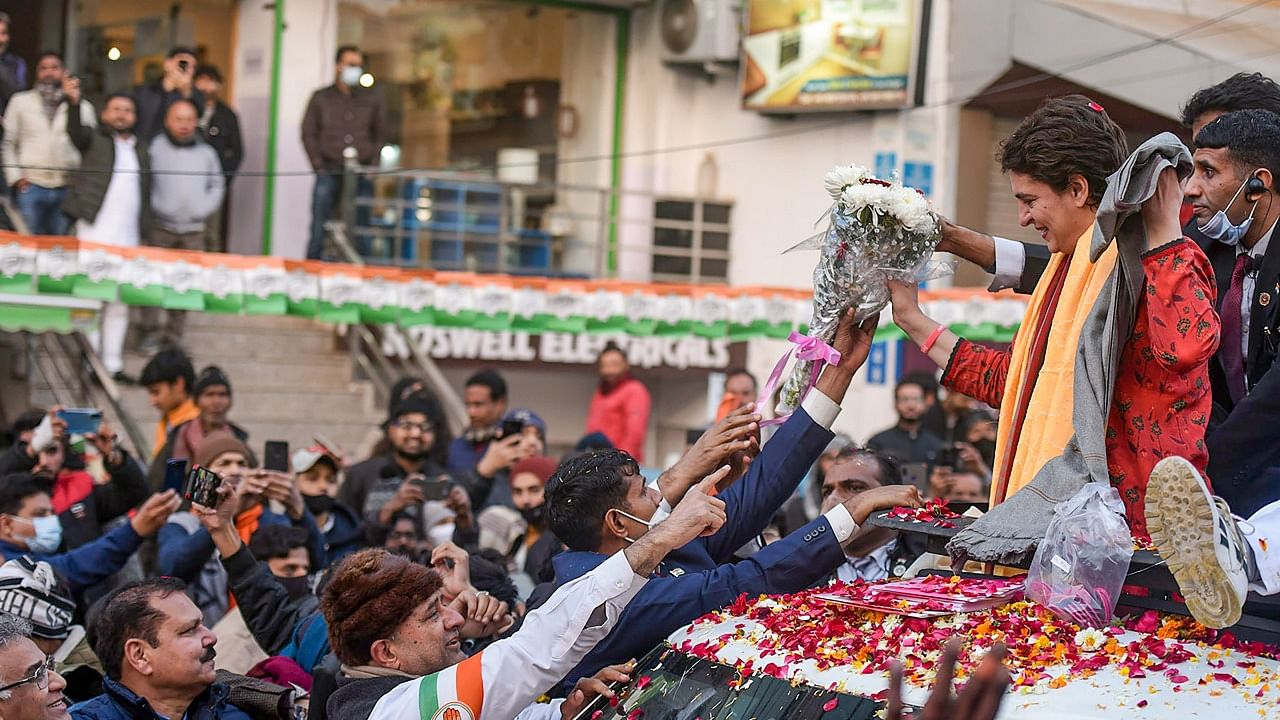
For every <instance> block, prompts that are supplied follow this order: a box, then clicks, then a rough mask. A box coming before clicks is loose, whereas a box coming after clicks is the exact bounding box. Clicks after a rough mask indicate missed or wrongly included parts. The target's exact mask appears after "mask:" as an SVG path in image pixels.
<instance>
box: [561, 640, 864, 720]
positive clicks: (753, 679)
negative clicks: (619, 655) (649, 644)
mask: <svg viewBox="0 0 1280 720" xmlns="http://www.w3.org/2000/svg"><path fill="white" fill-rule="evenodd" d="M620 695H621V696H622V697H623V700H622V702H621V703H619V704H618V706H617V707H616V708H610V707H608V706H607V705H603V704H601V705H603V707H601V705H595V706H594V707H589V708H587V710H585V711H584V712H583V714H582V715H580V718H581V720H615V719H616V718H627V719H628V720H752V719H753V718H754V719H755V720H771V719H777V720H782V718H788V719H789V720H818V719H819V718H821V720H864V719H865V720H870V719H871V718H874V717H876V712H877V711H878V710H879V709H880V708H881V707H882V706H883V704H882V703H878V702H875V701H873V700H868V699H866V698H860V697H855V696H853V695H846V694H843V693H836V692H832V691H830V690H824V689H820V688H815V687H812V686H809V685H798V686H795V687H793V686H792V685H791V683H789V682H786V681H784V680H777V679H775V678H771V677H762V676H757V675H748V676H746V677H743V676H742V674H741V673H740V672H739V671H738V670H737V669H735V668H733V667H730V666H728V665H724V664H721V663H717V662H711V661H708V660H702V659H699V658H695V657H691V656H689V655H685V654H684V653H681V652H679V651H676V650H673V649H671V648H670V647H665V646H664V647H660V648H658V649H656V650H654V651H653V652H651V653H649V655H647V656H646V657H645V658H644V659H643V660H641V662H640V663H639V664H638V665H637V667H636V671H635V672H634V673H632V675H631V685H630V686H629V687H628V688H627V689H626V690H625V692H622V693H620ZM595 710H603V712H601V713H600V714H599V715H596V714H595Z"/></svg>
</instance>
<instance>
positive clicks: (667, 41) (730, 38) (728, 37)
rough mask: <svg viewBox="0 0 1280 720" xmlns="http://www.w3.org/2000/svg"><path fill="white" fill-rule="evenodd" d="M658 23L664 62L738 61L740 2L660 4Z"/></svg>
mask: <svg viewBox="0 0 1280 720" xmlns="http://www.w3.org/2000/svg"><path fill="white" fill-rule="evenodd" d="M660 23H661V32H662V60H663V62H666V63H671V64H692V65H705V64H707V63H724V62H737V61H738V43H739V41H740V40H741V37H742V31H741V27H742V0H662V7H661V19H660Z"/></svg>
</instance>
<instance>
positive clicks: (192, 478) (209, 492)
mask: <svg viewBox="0 0 1280 720" xmlns="http://www.w3.org/2000/svg"><path fill="white" fill-rule="evenodd" d="M221 486H222V477H221V476H219V475H218V473H216V472H214V471H212V470H209V469H208V468H202V467H200V466H199V465H196V466H194V467H192V468H191V472H190V473H189V474H188V475H187V492H186V493H184V497H185V499H186V500H188V501H190V502H191V503H192V504H195V505H203V506H204V507H207V508H215V507H217V506H218V488H219V487H221Z"/></svg>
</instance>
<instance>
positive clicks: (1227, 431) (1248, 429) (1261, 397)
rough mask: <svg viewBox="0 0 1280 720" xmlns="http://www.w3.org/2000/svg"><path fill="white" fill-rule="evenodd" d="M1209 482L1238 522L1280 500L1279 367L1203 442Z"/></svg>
mask: <svg viewBox="0 0 1280 720" xmlns="http://www.w3.org/2000/svg"><path fill="white" fill-rule="evenodd" d="M1208 446H1209V481H1210V482H1211V483H1212V484H1213V490H1214V492H1215V493H1216V494H1217V495H1218V496H1219V497H1221V498H1222V499H1223V500H1226V501H1227V503H1229V504H1230V505H1231V509H1232V510H1233V511H1234V512H1236V513H1237V514H1239V515H1241V516H1243V517H1249V516H1250V515H1252V514H1253V513H1255V512H1257V511H1258V510H1260V509H1261V508H1262V507H1263V506H1265V505H1268V504H1270V503H1272V502H1274V501H1276V500H1278V499H1280V486H1277V485H1276V484H1275V475H1276V473H1275V472H1269V470H1271V469H1272V468H1276V467H1277V466H1280V363H1277V364H1275V365H1272V366H1271V369H1270V370H1268V371H1267V372H1266V374H1265V375H1263V376H1262V379H1261V380H1259V381H1258V384H1257V385H1255V386H1254V387H1253V389H1252V390H1250V391H1249V394H1248V395H1246V396H1244V397H1243V398H1241V399H1240V402H1238V403H1236V406H1235V407H1234V408H1232V409H1231V413H1230V414H1229V415H1227V417H1226V419H1225V420H1223V421H1222V422H1221V423H1219V424H1217V425H1216V426H1215V427H1213V428H1212V429H1211V432H1210V433H1209V437H1208Z"/></svg>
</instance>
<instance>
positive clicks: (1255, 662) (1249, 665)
mask: <svg viewBox="0 0 1280 720" xmlns="http://www.w3.org/2000/svg"><path fill="white" fill-rule="evenodd" d="M803 595H804V594H798V595H796V596H785V597H773V598H761V599H759V600H758V601H756V603H754V604H752V605H751V606H749V607H750V612H746V613H742V612H740V611H741V609H742V608H741V607H738V605H739V604H735V610H738V611H739V612H734V611H726V612H722V613H717V614H712V615H709V616H707V617H704V618H702V619H700V620H698V621H695V622H694V623H691V624H690V625H688V626H685V627H683V628H681V629H679V630H677V631H676V632H674V633H672V634H671V635H670V636H669V638H668V642H669V644H670V645H671V646H672V647H674V648H676V649H677V650H679V651H682V652H685V653H687V654H692V655H695V656H698V657H703V658H704V659H713V660H716V661H718V662H721V663H724V664H727V665H738V666H744V665H745V664H746V663H748V662H749V663H751V666H750V667H751V673H752V674H754V675H760V674H762V669H763V668H766V667H767V666H769V665H771V664H772V665H773V666H774V667H772V668H769V670H770V672H769V673H767V674H770V675H773V676H774V677H778V676H779V675H781V676H782V677H784V678H788V679H791V680H792V681H793V682H796V681H802V682H804V683H806V684H809V685H813V686H818V687H823V688H828V689H833V690H838V691H841V692H845V693H848V694H852V695H858V696H862V697H871V698H875V699H881V698H882V697H883V695H884V693H885V692H886V689H887V686H888V675H887V672H884V671H882V670H878V669H874V668H873V670H872V672H870V673H869V674H866V673H864V668H865V665H863V666H859V665H858V664H856V662H853V661H850V662H845V663H839V662H837V663H835V664H834V665H833V666H831V667H828V668H826V669H820V668H819V664H818V662H817V661H816V659H815V658H808V657H806V658H803V659H794V660H793V661H792V662H787V657H786V656H785V654H783V653H779V652H777V651H762V650H761V649H760V648H759V645H760V644H761V643H762V642H764V643H765V644H769V643H772V642H778V641H780V640H785V638H780V637H779V636H777V635H776V634H774V633H773V632H772V631H771V630H769V629H768V628H766V627H765V625H763V624H762V623H760V622H757V621H754V620H751V619H749V617H747V615H751V614H752V613H753V612H754V613H757V614H758V613H760V612H761V611H762V610H769V611H770V612H786V611H788V610H792V609H794V607H795V604H796V599H798V598H802V597H803ZM810 607H812V605H811V606H810ZM845 610H848V609H841V612H843V611H845ZM864 612H865V611H864ZM830 617H834V615H832V616H823V615H820V614H819V613H814V616H813V622H814V624H815V628H818V627H823V626H824V623H826V622H827V621H828V620H829V619H830ZM866 617H867V618H868V619H870V618H872V617H874V616H871V615H867V616H866ZM880 617H881V623H880V627H889V626H892V625H893V624H894V623H902V622H903V619H902V618H900V617H899V616H880ZM940 622H942V625H943V626H944V627H945V625H946V623H945V621H940ZM870 627H871V626H870V625H867V626H863V627H862V628H861V630H860V631H863V632H865V631H868V630H869V629H870ZM1115 632H1116V633H1117V634H1116V635H1115V639H1116V641H1117V642H1118V643H1119V644H1120V645H1121V646H1125V645H1128V644H1129V643H1132V642H1134V641H1138V640H1141V639H1143V638H1144V637H1147V636H1148V634H1145V633H1139V632H1135V631H1132V630H1124V631H1123V632H1120V631H1119V630H1117V631H1115ZM1091 639H1092V638H1091ZM833 640H836V639H834V638H833ZM1167 642H1168V643H1169V645H1170V647H1173V646H1174V644H1175V643H1176V644H1177V646H1178V647H1181V648H1183V649H1185V650H1186V651H1188V652H1190V653H1191V655H1192V658H1191V659H1190V660H1187V661H1185V662H1180V663H1173V664H1168V665H1167V667H1161V668H1160V669H1159V670H1158V671H1155V672H1151V671H1147V672H1146V677H1143V678H1129V677H1126V669H1124V668H1122V667H1120V666H1118V665H1115V664H1107V665H1105V666H1104V667H1101V668H1099V669H1098V670H1096V671H1095V672H1094V674H1093V675H1092V676H1091V677H1088V678H1084V677H1079V676H1076V677H1072V674H1071V672H1070V666H1068V665H1051V666H1048V667H1045V668H1044V672H1045V673H1046V674H1047V676H1048V677H1047V678H1046V679H1044V680H1042V681H1040V682H1038V683H1037V684H1036V685H1035V686H1033V687H1021V688H1014V689H1011V690H1010V693H1009V695H1008V696H1007V697H1006V699H1005V702H1004V704H1003V706H1002V708H1001V712H1000V715H999V717H1000V718H1009V719H1010V720H1067V719H1073V720H1074V719H1076V718H1138V719H1143V718H1149V719H1151V720H1169V719H1170V718H1171V717H1173V715H1172V713H1176V716H1177V718H1178V720H1185V719H1188V718H1214V720H1237V719H1240V718H1253V717H1261V718H1280V663H1278V662H1277V661H1275V660H1271V659H1267V658H1264V657H1258V656H1255V655H1251V654H1248V653H1245V652H1243V651H1241V650H1239V649H1236V650H1231V649H1222V648H1219V647H1211V646H1209V645H1205V644H1203V643H1200V642H1195V641H1177V640H1168V641H1167ZM839 644H840V645H842V646H843V647H846V648H847V649H848V651H849V654H850V655H851V656H853V655H855V654H856V652H857V650H858V649H859V647H860V643H859V641H858V639H857V632H851V633H850V634H848V635H847V636H845V638H844V639H843V640H840V641H839ZM920 655H921V656H925V655H926V653H923V652H921V653H920ZM899 659H901V658H899ZM885 660H886V662H887V658H886V659H885ZM1015 672H1016V670H1015ZM1170 676H1172V677H1173V678H1174V679H1176V680H1185V681H1182V682H1173V681H1171V680H1170ZM1058 678H1061V679H1058ZM1233 680H1234V681H1235V682H1234V684H1233V682H1232V681H1233ZM1202 681H1203V683H1202ZM1062 683H1065V684H1062ZM1056 685H1061V686H1060V687H1051V686H1056ZM926 697H927V691H926V689H925V688H924V687H915V686H912V685H910V684H908V685H907V691H906V693H905V698H904V699H905V701H906V702H908V703H911V704H915V705H923V704H924V701H925V699H926Z"/></svg>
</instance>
